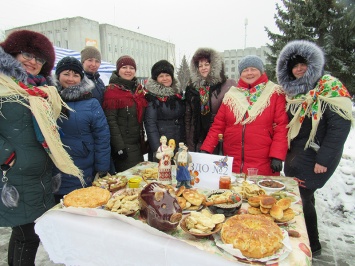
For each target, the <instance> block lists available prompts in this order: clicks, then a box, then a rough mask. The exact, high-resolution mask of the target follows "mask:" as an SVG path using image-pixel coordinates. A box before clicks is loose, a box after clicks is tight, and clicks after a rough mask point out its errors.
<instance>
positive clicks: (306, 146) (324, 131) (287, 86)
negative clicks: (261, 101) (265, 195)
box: [276, 40, 353, 256]
mask: <svg viewBox="0 0 355 266" xmlns="http://www.w3.org/2000/svg"><path fill="white" fill-rule="evenodd" d="M324 63H325V58H324V54H323V51H322V50H321V49H320V48H319V47H318V46H317V45H316V44H314V43H312V42H309V41H304V40H295V41H291V42H289V43H288V44H287V45H286V46H285V47H284V48H283V49H282V51H281V53H280V55H279V58H278V60H277V71H276V72H277V73H276V74H277V79H278V82H279V84H280V85H281V86H282V87H283V89H284V91H285V93H286V95H287V97H286V100H287V107H286V109H287V112H288V115H289V119H290V122H289V124H288V127H289V132H288V143H289V151H288V153H287V156H286V161H285V169H284V171H285V174H286V176H292V177H296V178H298V180H299V189H300V194H301V198H302V204H303V211H304V217H305V221H306V226H307V232H308V237H309V240H310V246H311V250H312V253H313V256H316V255H319V254H321V244H320V242H319V237H318V226H317V214H316V210H315V198H314V193H315V191H316V190H317V189H319V188H321V187H323V186H324V184H325V183H326V182H327V181H328V180H329V178H330V177H331V176H332V174H333V173H334V171H335V169H336V168H337V166H338V164H339V162H340V159H341V156H342V153H343V147H344V143H345V141H346V138H347V136H348V134H349V131H350V125H351V122H352V121H353V118H352V107H351V100H350V99H351V98H350V94H349V92H348V91H347V89H346V88H345V86H344V85H343V84H342V83H341V81H340V80H339V79H337V78H335V77H333V76H331V75H324V74H323V73H324Z"/></svg>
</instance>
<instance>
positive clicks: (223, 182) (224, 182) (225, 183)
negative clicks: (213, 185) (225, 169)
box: [219, 175, 231, 189]
mask: <svg viewBox="0 0 355 266" xmlns="http://www.w3.org/2000/svg"><path fill="white" fill-rule="evenodd" d="M230 187H231V178H230V176H226V175H224V176H221V177H220V178H219V188H220V189H230Z"/></svg>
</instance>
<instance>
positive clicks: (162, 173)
mask: <svg viewBox="0 0 355 266" xmlns="http://www.w3.org/2000/svg"><path fill="white" fill-rule="evenodd" d="M167 141H168V140H167V138H166V137H165V136H161V137H160V144H161V145H160V146H159V148H158V150H157V153H156V157H157V159H158V160H159V166H158V181H159V182H160V183H162V184H171V182H172V178H171V158H172V157H173V156H174V150H173V149H171V148H170V147H169V146H168V145H167V144H166V143H167Z"/></svg>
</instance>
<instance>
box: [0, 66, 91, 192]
mask: <svg viewBox="0 0 355 266" xmlns="http://www.w3.org/2000/svg"><path fill="white" fill-rule="evenodd" d="M38 88H39V89H41V90H42V91H44V92H45V93H47V95H48V98H47V99H44V98H42V97H38V96H32V95H29V94H28V93H27V92H26V90H24V89H22V88H21V87H20V86H19V85H18V84H16V82H14V81H13V80H12V78H11V77H8V76H6V75H3V74H1V73H0V97H1V98H2V99H1V103H5V102H16V103H19V104H22V105H23V106H25V107H27V108H29V109H30V110H31V112H32V114H33V115H34V117H35V119H36V121H37V123H38V125H39V128H40V129H41V132H42V134H43V136H44V138H45V141H46V143H47V145H48V147H49V150H50V152H49V156H50V158H51V159H52V161H53V163H54V164H55V166H56V167H57V168H58V169H59V170H60V171H62V172H63V173H66V174H69V175H73V176H76V177H78V178H79V179H80V182H81V184H82V185H84V184H85V181H84V179H83V172H82V171H81V170H80V169H79V168H78V167H77V166H76V165H75V164H74V162H73V160H72V159H71V157H70V155H69V154H68V153H67V152H66V150H65V149H64V148H63V143H62V141H61V140H60V135H59V132H58V126H57V123H56V121H57V119H58V118H59V116H60V112H61V109H62V106H64V107H65V108H67V109H69V110H71V109H70V108H69V106H67V105H66V104H65V103H64V102H63V101H62V99H61V98H60V96H59V94H58V92H57V89H56V88H55V87H53V86H41V87H38ZM22 99H25V101H22ZM26 101H28V103H29V104H26Z"/></svg>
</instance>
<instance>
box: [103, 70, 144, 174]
mask: <svg viewBox="0 0 355 266" xmlns="http://www.w3.org/2000/svg"><path fill="white" fill-rule="evenodd" d="M123 83H124V84H123ZM146 106H147V101H146V99H145V98H144V91H143V88H142V86H141V85H140V84H137V82H136V79H134V80H133V81H127V80H123V79H122V78H120V77H119V76H117V72H116V71H115V72H114V73H113V74H112V76H111V78H110V85H108V86H107V88H106V91H105V94H104V102H103V106H102V107H103V109H104V112H105V115H106V118H107V122H108V124H109V127H110V134H111V153H112V158H113V161H114V164H115V168H116V171H117V172H122V171H125V170H127V169H128V168H131V167H133V166H135V165H136V164H138V163H140V162H142V161H144V158H143V154H142V151H141V136H142V134H144V133H143V117H144V111H145V107H146ZM120 150H125V152H126V155H127V157H126V158H122V156H117V155H118V154H117V153H118V151H120Z"/></svg>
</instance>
